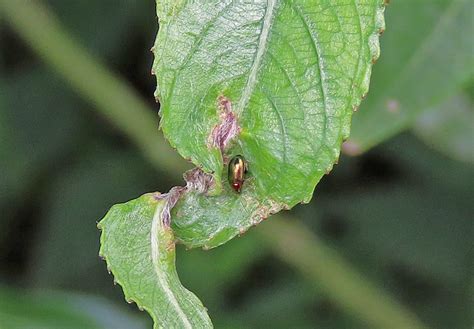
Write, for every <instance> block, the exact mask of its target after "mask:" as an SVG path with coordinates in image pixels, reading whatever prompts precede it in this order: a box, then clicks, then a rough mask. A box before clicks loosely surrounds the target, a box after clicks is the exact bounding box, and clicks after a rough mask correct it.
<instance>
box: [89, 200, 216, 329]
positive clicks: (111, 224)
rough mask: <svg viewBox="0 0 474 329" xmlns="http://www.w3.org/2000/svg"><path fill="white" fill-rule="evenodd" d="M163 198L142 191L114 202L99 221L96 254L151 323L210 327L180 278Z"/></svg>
mask: <svg viewBox="0 0 474 329" xmlns="http://www.w3.org/2000/svg"><path fill="white" fill-rule="evenodd" d="M166 203H167V201H166V200H165V199H160V194H159V193H155V194H145V195H143V196H141V197H140V198H138V199H135V200H132V201H129V202H127V203H124V204H120V205H115V206H113V207H112V208H111V209H110V211H109V212H108V213H107V215H106V216H105V217H104V219H103V220H102V221H101V222H100V223H99V225H98V226H99V228H100V229H101V230H102V236H101V248H100V255H101V256H102V257H104V258H105V259H106V261H107V264H108V267H109V269H110V270H111V271H112V273H113V275H114V277H115V281H116V282H117V283H119V284H120V285H121V286H122V288H123V291H124V294H125V298H126V299H127V301H129V302H132V301H134V302H136V303H137V305H138V307H139V308H141V309H144V310H146V311H147V312H148V313H150V315H151V317H152V318H153V320H154V322H155V328H212V324H211V320H210V319H209V317H208V315H207V312H206V309H205V308H204V306H203V305H202V303H201V301H200V300H199V299H198V298H197V297H196V296H195V295H194V294H193V293H191V292H190V291H188V290H186V288H184V287H183V286H182V284H181V282H180V281H179V278H178V274H177V273H176V266H175V243H174V236H173V231H172V230H171V229H170V227H169V226H168V225H167V222H166V220H165V217H164V216H165V215H164V214H166V212H164V211H166V206H167V205H166Z"/></svg>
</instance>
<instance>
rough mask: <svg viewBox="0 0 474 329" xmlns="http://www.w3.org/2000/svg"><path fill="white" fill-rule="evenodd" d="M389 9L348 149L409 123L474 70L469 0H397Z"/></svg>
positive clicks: (450, 93)
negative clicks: (369, 86) (370, 87)
mask: <svg viewBox="0 0 474 329" xmlns="http://www.w3.org/2000/svg"><path fill="white" fill-rule="evenodd" d="M389 12H390V15H389V16H388V17H387V26H388V27H389V28H390V33H387V35H386V36H384V37H383V38H382V43H383V44H382V47H383V49H384V56H383V57H382V59H381V63H380V65H377V66H376V70H375V71H374V77H373V90H372V91H371V92H370V94H369V97H368V99H367V102H364V104H363V106H362V107H361V110H360V112H358V113H357V115H355V116H354V121H353V124H352V134H351V137H350V138H349V140H348V142H347V144H346V145H345V151H346V152H347V153H348V154H360V153H361V152H364V151H366V150H368V149H369V148H371V147H373V146H375V145H377V144H379V143H381V142H383V141H385V140H386V139H388V138H390V137H392V136H394V135H395V134H397V133H399V132H400V131H402V130H405V129H407V128H409V127H410V126H411V125H413V124H414V123H415V121H416V119H417V118H418V116H419V115H420V113H421V112H423V111H426V110H427V109H429V108H435V106H436V104H439V103H440V102H442V101H444V100H446V99H447V98H449V97H451V96H453V95H454V94H455V93H456V91H457V90H459V88H460V87H462V86H463V85H464V84H465V83H466V82H467V81H469V80H470V79H471V77H472V75H473V73H474V71H473V68H474V54H473V52H472V37H471V34H470V33H469V32H468V31H472V29H473V28H474V26H473V23H472V15H471V12H472V1H471V0H453V1H445V0H429V1H428V0H427V1H397V2H395V3H394V4H393V6H391V7H390V11H389ZM400 17H403V22H400V21H399V19H400ZM392 22H393V23H392ZM368 127H370V129H368Z"/></svg>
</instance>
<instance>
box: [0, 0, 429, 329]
mask: <svg viewBox="0 0 474 329" xmlns="http://www.w3.org/2000/svg"><path fill="white" fill-rule="evenodd" d="M0 14H3V15H4V18H5V19H6V21H7V22H8V23H9V24H10V25H11V27H12V28H13V29H14V30H15V31H16V32H17V33H18V34H19V35H20V36H21V37H22V38H23V39H24V40H25V41H26V42H27V43H28V44H29V45H30V47H31V48H32V49H33V50H35V51H36V52H37V53H38V55H39V56H40V57H42V58H43V60H44V61H45V62H46V63H48V64H49V65H50V66H51V67H53V68H54V69H55V70H56V71H57V72H58V73H59V74H60V75H61V76H62V77H63V78H64V79H65V80H66V81H67V82H69V83H70V84H71V86H72V87H73V88H75V90H77V92H78V93H79V94H81V95H82V96H83V97H84V98H86V99H88V100H89V101H91V102H92V103H93V104H94V105H95V106H96V109H97V110H98V111H100V112H101V113H102V114H103V115H105V117H106V118H107V119H108V120H110V122H112V123H114V124H115V125H116V126H117V127H118V128H119V129H121V130H122V131H123V132H124V133H125V134H126V135H127V136H128V137H129V138H130V139H131V140H132V141H133V142H134V143H135V144H136V145H137V146H138V147H139V148H140V150H141V151H142V152H143V153H144V154H145V155H146V156H147V158H148V159H149V160H151V161H152V163H153V164H154V165H155V166H156V167H157V168H158V169H160V170H162V171H167V172H170V173H173V174H175V175H181V173H182V172H183V171H184V170H185V169H186V167H185V166H184V161H180V160H179V159H178V157H177V155H176V153H175V152H173V151H172V150H171V148H170V147H168V146H167V143H165V141H164V139H163V138H162V136H161V135H160V134H158V127H157V122H158V118H157V116H155V115H153V114H152V113H153V112H152V111H150V110H149V108H148V106H147V105H146V104H145V103H144V102H143V101H142V100H141V99H140V98H139V97H138V96H137V95H136V93H134V92H133V91H132V89H131V88H130V86H129V85H128V84H126V83H125V82H123V81H122V80H121V79H120V78H119V77H118V76H117V75H115V74H113V73H111V72H110V71H109V70H107V69H106V68H105V67H104V66H103V65H101V64H100V63H99V62H97V61H96V60H95V59H94V58H93V57H92V56H90V55H89V54H88V53H87V52H86V51H85V49H83V48H82V47H81V46H80V45H79V44H78V43H77V42H75V41H74V40H73V39H72V38H71V37H70V36H69V35H68V34H67V33H66V32H65V31H64V29H63V28H62V27H61V26H60V24H59V22H58V21H57V20H56V19H55V18H54V17H53V15H51V13H50V12H49V11H48V10H47V9H46V8H45V7H44V6H42V5H40V4H39V3H38V2H37V1H23V0H0ZM258 231H259V233H260V234H261V235H262V237H263V238H264V239H265V241H266V243H267V244H268V246H269V247H270V248H271V249H272V250H273V251H274V252H275V253H276V254H277V255H278V256H279V257H280V258H281V259H283V260H284V261H285V262H287V263H288V264H289V265H291V266H293V267H294V268H296V269H298V270H299V271H300V272H301V273H303V275H304V276H305V277H306V278H307V279H309V280H310V281H311V282H312V283H313V284H314V285H315V286H318V287H319V288H323V289H324V290H325V292H326V293H327V295H328V297H330V298H331V299H332V300H333V302H334V303H336V304H338V305H339V306H341V307H342V308H344V309H346V310H347V311H348V312H350V313H352V314H354V315H356V316H357V317H358V318H360V319H362V320H363V321H365V322H366V323H367V324H369V325H370V326H371V327H374V328H394V329H395V328H396V329H401V328H403V329H422V328H425V327H424V325H423V324H421V323H420V322H419V321H418V320H417V319H416V317H415V316H414V315H413V314H412V313H411V312H410V311H408V310H407V309H405V308H404V307H403V306H402V305H401V304H399V303H397V302H396V301H395V300H394V299H392V298H391V297H389V296H388V295H387V294H386V293H385V292H383V291H381V290H379V289H377V288H376V287H374V286H373V285H372V284H371V283H369V282H368V281H367V279H365V278H364V277H363V276H361V274H359V273H358V272H357V271H356V270H354V269H353V268H352V267H351V265H350V264H349V263H347V262H346V261H345V260H344V259H343V258H342V257H341V256H340V255H338V253H337V252H336V251H335V250H333V249H332V248H331V247H329V246H327V245H326V244H324V242H323V241H321V240H319V239H318V238H317V236H315V235H314V234H312V233H311V232H310V231H309V230H308V229H307V228H305V227H304V226H303V225H302V224H300V223H299V222H298V221H297V220H294V219H289V218H285V219H284V220H283V219H276V218H274V219H272V220H271V221H268V222H267V223H265V224H263V225H262V227H261V228H260V229H259V230H258Z"/></svg>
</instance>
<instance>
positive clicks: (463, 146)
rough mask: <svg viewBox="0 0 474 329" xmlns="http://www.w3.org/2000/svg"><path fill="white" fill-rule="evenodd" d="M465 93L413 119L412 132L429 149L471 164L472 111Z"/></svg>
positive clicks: (473, 158) (473, 149) (472, 157)
mask: <svg viewBox="0 0 474 329" xmlns="http://www.w3.org/2000/svg"><path fill="white" fill-rule="evenodd" d="M472 105H473V104H472V102H471V101H470V100H469V97H468V96H467V95H465V94H459V95H456V96H454V97H452V98H450V99H448V100H447V101H445V102H443V103H441V104H439V105H438V106H435V107H433V108H430V109H427V110H426V111H424V112H423V113H421V115H420V116H419V118H418V119H417V120H416V123H415V126H414V127H413V129H414V132H415V133H416V134H417V135H418V136H419V137H420V138H421V139H422V140H423V141H424V142H425V143H426V144H427V145H429V146H431V147H432V148H434V149H436V150H438V151H440V152H442V153H444V154H446V155H448V156H450V157H452V158H453V159H458V160H461V161H465V162H470V163H474V145H473V141H474V111H473V108H472Z"/></svg>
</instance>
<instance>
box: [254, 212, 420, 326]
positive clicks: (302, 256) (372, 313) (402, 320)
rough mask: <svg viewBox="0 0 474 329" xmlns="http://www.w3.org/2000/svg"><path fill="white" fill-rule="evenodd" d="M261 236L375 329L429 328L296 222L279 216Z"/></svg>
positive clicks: (347, 308)
mask: <svg viewBox="0 0 474 329" xmlns="http://www.w3.org/2000/svg"><path fill="white" fill-rule="evenodd" d="M260 225H261V226H263V227H262V229H259V230H258V233H259V234H260V235H261V236H263V237H264V238H265V239H264V240H265V242H266V243H267V245H268V247H269V248H270V249H272V250H273V251H274V253H275V254H276V255H277V256H278V257H279V258H280V259H282V260H283V261H285V262H286V263H288V264H290V265H291V266H293V267H294V268H296V269H298V270H299V271H300V272H301V273H302V274H303V275H304V276H305V277H306V278H307V279H308V280H309V281H310V282H311V283H312V284H314V285H315V286H316V287H317V288H319V289H322V290H324V291H325V293H326V294H327V295H328V296H329V297H331V299H332V300H333V301H335V302H337V304H338V305H339V306H341V307H342V308H344V309H345V310H347V311H348V312H350V313H352V314H353V315H354V316H356V317H358V318H359V319H361V320H363V321H365V322H366V323H368V324H371V325H372V327H374V328H384V329H389V328H390V329H401V328H404V329H405V328H410V329H415V328H420V329H421V328H426V327H425V326H424V325H423V324H421V323H420V322H419V320H418V319H417V318H416V317H415V316H414V314H411V313H410V312H409V311H408V310H406V309H405V308H404V307H403V306H402V305H401V304H399V303H397V302H396V301H395V300H394V299H392V298H390V296H389V295H388V294H387V293H385V292H384V291H382V290H380V289H378V288H377V287H375V286H374V285H373V284H372V283H371V282H370V281H369V280H367V279H366V278H364V277H363V276H362V275H361V274H360V273H359V272H357V271H356V270H355V269H354V268H353V267H352V266H351V265H350V264H349V263H348V262H347V261H346V260H345V259H343V258H342V257H341V256H340V255H339V254H338V253H337V252H336V251H335V250H334V249H333V248H331V247H330V246H328V245H327V244H325V243H324V242H323V241H322V240H320V239H319V238H318V237H317V236H316V235H315V234H313V233H312V232H311V231H310V230H308V228H306V227H305V226H304V225H303V224H301V222H300V221H299V220H298V219H296V218H291V217H289V216H285V217H283V216H281V215H276V216H274V218H272V219H271V220H269V221H266V222H264V223H263V224H260Z"/></svg>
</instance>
